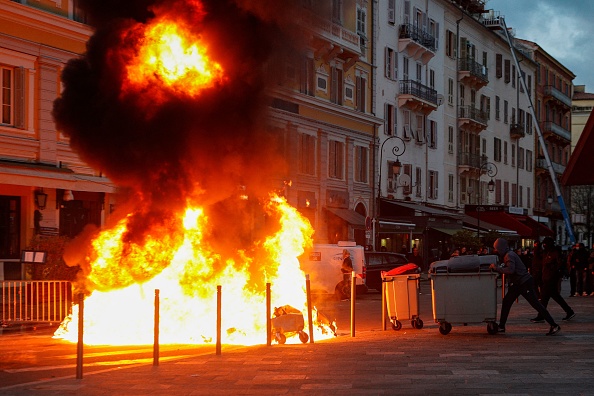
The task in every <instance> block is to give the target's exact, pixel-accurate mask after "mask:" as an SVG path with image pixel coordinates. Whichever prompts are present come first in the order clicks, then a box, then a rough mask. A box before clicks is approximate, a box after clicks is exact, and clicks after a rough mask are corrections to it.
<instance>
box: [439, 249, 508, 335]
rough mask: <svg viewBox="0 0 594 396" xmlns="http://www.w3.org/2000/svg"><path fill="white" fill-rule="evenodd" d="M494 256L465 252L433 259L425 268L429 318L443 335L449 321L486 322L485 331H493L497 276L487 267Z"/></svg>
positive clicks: (495, 315) (494, 329) (494, 325)
mask: <svg viewBox="0 0 594 396" xmlns="http://www.w3.org/2000/svg"><path fill="white" fill-rule="evenodd" d="M497 262H498V257H497V256H495V255H486V256H478V255H469V256H459V257H452V258H450V259H449V260H441V261H436V262H434V263H432V264H431V266H430V268H429V277H430V278H431V292H432V303H433V319H434V320H435V322H436V323H439V332H440V333H441V334H443V335H446V334H448V333H449V332H450V331H451V330H452V323H456V324H463V325H467V324H470V323H483V322H486V323H487V332H488V333H489V334H496V333H497V323H496V320H497V276H498V274H497V273H496V272H493V271H491V269H489V264H490V263H497Z"/></svg>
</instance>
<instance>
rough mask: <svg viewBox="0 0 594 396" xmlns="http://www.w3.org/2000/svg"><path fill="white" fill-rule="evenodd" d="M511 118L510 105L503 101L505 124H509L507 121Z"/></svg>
mask: <svg viewBox="0 0 594 396" xmlns="http://www.w3.org/2000/svg"><path fill="white" fill-rule="evenodd" d="M508 117H509V103H508V102H507V100H504V101H503V122H505V123H506V124H507V119H508Z"/></svg>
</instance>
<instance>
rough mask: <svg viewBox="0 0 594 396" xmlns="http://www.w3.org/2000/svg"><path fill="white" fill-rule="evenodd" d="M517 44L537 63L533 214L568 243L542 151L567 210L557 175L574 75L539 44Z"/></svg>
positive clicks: (567, 135)
mask: <svg viewBox="0 0 594 396" xmlns="http://www.w3.org/2000/svg"><path fill="white" fill-rule="evenodd" d="M517 42H518V44H517V45H518V47H519V48H521V49H522V50H523V52H524V53H526V54H527V55H528V56H529V57H530V59H532V60H533V61H534V62H535V63H536V64H537V65H538V69H537V73H536V96H535V100H534V109H535V111H536V117H537V118H538V120H539V126H540V130H541V133H542V135H543V138H544V142H545V147H543V146H542V145H541V142H540V140H539V139H535V141H534V150H535V153H537V156H536V163H535V171H536V173H535V178H534V192H535V196H534V214H535V216H536V218H537V219H541V221H543V222H546V223H547V225H548V227H549V228H551V229H552V230H553V231H554V232H555V235H556V238H557V241H556V242H557V244H559V245H567V244H570V243H571V242H570V238H569V235H568V233H567V232H566V230H565V223H564V219H563V215H562V213H561V207H560V205H559V203H558V202H557V201H558V200H557V192H556V189H555V186H554V183H553V179H552V176H551V172H550V169H549V164H548V163H547V162H546V159H545V156H544V154H543V150H546V151H547V153H548V157H549V158H550V160H551V168H552V170H553V172H554V174H555V179H556V183H557V185H558V186H559V189H560V190H561V195H562V197H563V201H564V203H565V205H566V207H567V208H568V209H571V189H570V188H569V187H565V186H562V185H561V176H562V175H563V173H564V172H565V168H566V166H567V163H568V162H569V156H570V155H571V141H572V136H571V135H572V132H571V130H572V112H571V108H572V107H571V106H572V99H571V98H572V96H573V83H572V81H573V79H574V78H575V75H574V74H573V73H572V72H571V71H570V70H569V69H567V68H566V67H565V66H563V65H562V64H561V63H560V62H559V61H557V60H556V59H555V58H554V57H552V56H551V55H550V54H548V53H547V52H546V51H545V50H544V49H543V48H542V47H541V46H540V45H538V44H537V43H534V42H531V41H528V40H518V41H517Z"/></svg>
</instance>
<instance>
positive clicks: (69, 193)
mask: <svg viewBox="0 0 594 396" xmlns="http://www.w3.org/2000/svg"><path fill="white" fill-rule="evenodd" d="M73 200H74V194H72V190H64V196H63V197H62V201H64V202H69V201H73Z"/></svg>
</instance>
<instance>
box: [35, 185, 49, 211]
mask: <svg viewBox="0 0 594 396" xmlns="http://www.w3.org/2000/svg"><path fill="white" fill-rule="evenodd" d="M34 197H35V205H37V207H38V208H39V209H40V210H43V209H45V204H46V203H47V194H46V193H44V192H43V190H35V193H34Z"/></svg>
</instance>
